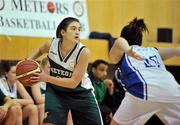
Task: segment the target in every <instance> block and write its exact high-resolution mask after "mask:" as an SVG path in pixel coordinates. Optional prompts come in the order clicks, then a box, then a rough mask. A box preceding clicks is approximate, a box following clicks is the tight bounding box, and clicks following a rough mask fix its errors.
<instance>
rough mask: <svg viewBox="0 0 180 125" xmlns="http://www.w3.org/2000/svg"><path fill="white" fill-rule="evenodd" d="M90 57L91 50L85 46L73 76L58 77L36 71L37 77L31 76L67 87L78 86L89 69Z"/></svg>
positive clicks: (35, 79) (36, 80)
mask: <svg viewBox="0 0 180 125" xmlns="http://www.w3.org/2000/svg"><path fill="white" fill-rule="evenodd" d="M89 58H90V51H89V50H88V49H87V48H84V49H83V50H82V52H81V54H80V56H79V60H78V62H77V64H76V66H75V69H74V72H73V74H72V77H71V78H57V77H53V76H50V75H47V74H45V73H43V72H42V73H40V74H39V73H34V74H35V75H36V77H31V81H33V82H38V81H44V82H48V83H51V84H54V85H57V86H61V87H66V88H76V87H77V86H78V84H79V83H80V81H81V80H82V78H83V77H84V74H85V72H86V70H87V67H88V63H89Z"/></svg>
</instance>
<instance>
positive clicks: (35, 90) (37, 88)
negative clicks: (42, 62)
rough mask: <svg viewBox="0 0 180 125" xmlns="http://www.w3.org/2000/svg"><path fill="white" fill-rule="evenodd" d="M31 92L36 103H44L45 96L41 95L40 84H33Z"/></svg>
mask: <svg viewBox="0 0 180 125" xmlns="http://www.w3.org/2000/svg"><path fill="white" fill-rule="evenodd" d="M31 92H32V96H33V98H34V101H35V102H36V104H43V103H44V98H43V97H42V95H41V90H40V84H34V85H33V86H31Z"/></svg>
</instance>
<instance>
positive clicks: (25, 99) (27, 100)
mask: <svg viewBox="0 0 180 125" xmlns="http://www.w3.org/2000/svg"><path fill="white" fill-rule="evenodd" d="M16 84H17V92H18V94H19V95H20V97H21V98H19V99H13V100H14V101H16V102H17V103H19V104H21V105H22V106H25V105H28V104H34V101H33V100H32V98H31V96H30V95H29V94H28V92H27V91H26V89H25V88H24V86H23V85H22V84H21V83H20V82H18V81H17V83H16Z"/></svg>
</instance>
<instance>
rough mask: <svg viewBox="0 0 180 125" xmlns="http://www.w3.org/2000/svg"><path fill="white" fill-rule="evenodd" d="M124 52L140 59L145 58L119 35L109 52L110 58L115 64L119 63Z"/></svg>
mask: <svg viewBox="0 0 180 125" xmlns="http://www.w3.org/2000/svg"><path fill="white" fill-rule="evenodd" d="M124 52H125V53H126V54H128V55H129V56H131V57H133V58H136V59H138V60H143V59H144V58H143V57H141V56H140V55H138V54H137V53H136V52H134V51H133V49H132V47H130V46H129V44H128V42H127V41H126V40H125V39H124V38H122V37H119V38H118V39H116V41H115V43H114V45H113V46H112V48H111V50H110V52H109V58H110V60H111V62H112V63H114V64H116V63H118V62H119V61H120V60H121V58H122V56H123V53H124Z"/></svg>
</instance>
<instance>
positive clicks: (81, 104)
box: [44, 86, 103, 125]
mask: <svg viewBox="0 0 180 125" xmlns="http://www.w3.org/2000/svg"><path fill="white" fill-rule="evenodd" d="M45 96H46V97H45V112H46V113H47V117H46V118H45V119H44V123H53V124H55V125H66V121H67V115H68V111H69V110H71V113H72V118H73V123H74V125H103V123H102V118H101V114H100V111H99V108H98V105H97V101H96V100H95V96H94V95H93V93H92V90H86V91H83V92H81V93H64V92H59V91H58V92H57V91H56V90H54V89H53V88H52V87H51V86H48V87H47V90H46V94H45Z"/></svg>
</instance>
